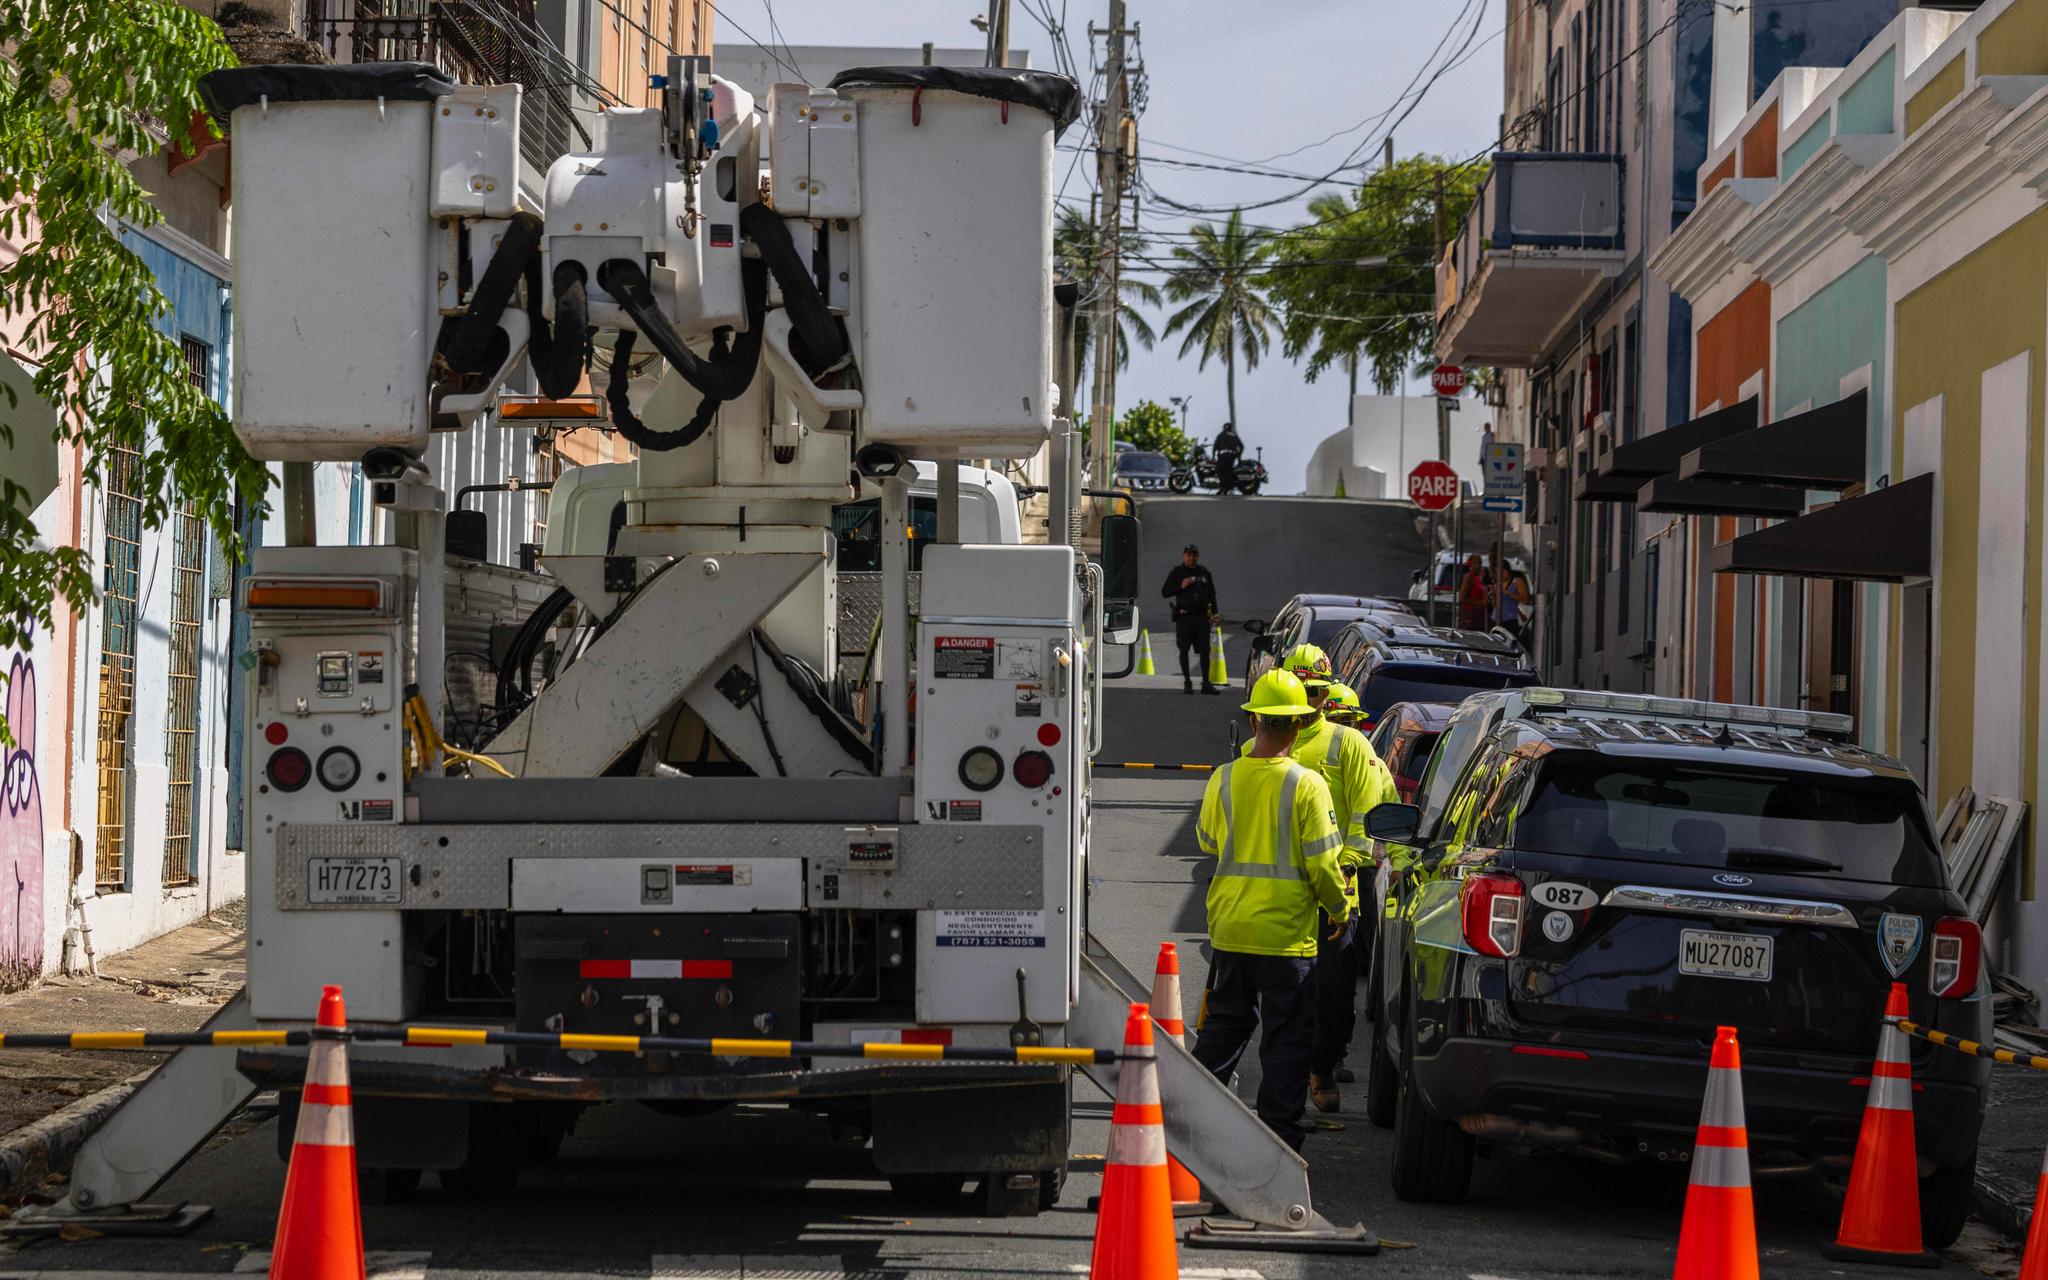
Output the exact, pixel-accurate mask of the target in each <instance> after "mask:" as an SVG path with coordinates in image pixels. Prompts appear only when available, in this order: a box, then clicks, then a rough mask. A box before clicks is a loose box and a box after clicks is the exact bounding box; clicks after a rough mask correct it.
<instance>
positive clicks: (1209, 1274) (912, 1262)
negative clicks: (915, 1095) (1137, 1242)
mask: <svg viewBox="0 0 2048 1280" xmlns="http://www.w3.org/2000/svg"><path fill="white" fill-rule="evenodd" d="M936 1274H944V1275H948V1276H981V1275H987V1276H1085V1275H1087V1274H1088V1264H1086V1263H1082V1262H1068V1261H1066V1260H1064V1259H1061V1258H1056V1257H1052V1256H1049V1255H1044V1254H1040V1255H1038V1256H1036V1257H1032V1256H1030V1255H1022V1256H1020V1255H1018V1254H1013V1253H1009V1254H999V1253H964V1254H963V1253H930V1254H923V1255H919V1256H917V1257H914V1258H912V1257H905V1256H903V1255H901V1254H895V1255H889V1256H886V1257H883V1258H878V1259H876V1260H875V1261H874V1262H873V1263H872V1264H870V1263H866V1262H862V1263H857V1264H855V1269H854V1270H852V1271H849V1270H848V1269H847V1265H846V1262H845V1260H844V1259H842V1258H821V1257H818V1256H816V1255H811V1256H808V1257H795V1258H751V1257H735V1256H732V1255H716V1254H662V1253H658V1254H656V1255H654V1271H653V1277H652V1280H850V1278H855V1277H869V1276H874V1277H880V1276H885V1275H886V1276H890V1277H895V1278H900V1277H912V1276H922V1275H936ZM1180 1277H1181V1280H1265V1275H1264V1274H1263V1273H1262V1272H1259V1271H1255V1270H1253V1269H1251V1268H1249V1267H1184V1268H1182V1269H1181V1272H1180ZM372 1280H376V1277H375V1276H374V1275H373V1276H372Z"/></svg>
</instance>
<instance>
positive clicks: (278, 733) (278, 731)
mask: <svg viewBox="0 0 2048 1280" xmlns="http://www.w3.org/2000/svg"><path fill="white" fill-rule="evenodd" d="M291 736H292V731H291V730H290V729H287V728H285V726H284V722H283V721H281V720H272V721H271V722H270V723H269V724H266V725H264V726H263V740H264V741H265V742H267V743H269V744H270V745H271V746H273V747H281V746H283V745H284V740H285V739H286V738H289V737H291Z"/></svg>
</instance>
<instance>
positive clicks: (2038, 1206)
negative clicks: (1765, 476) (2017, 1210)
mask: <svg viewBox="0 0 2048 1280" xmlns="http://www.w3.org/2000/svg"><path fill="white" fill-rule="evenodd" d="M2020 1280H2048V1156H2043V1157H2042V1160H2041V1178H2040V1180H2039V1181H2038V1182H2036V1183H2035V1184H2034V1221H2033V1225H2031V1226H2029V1227H2028V1228H2027V1251H2026V1252H2025V1253H2024V1254H2021V1255H2020Z"/></svg>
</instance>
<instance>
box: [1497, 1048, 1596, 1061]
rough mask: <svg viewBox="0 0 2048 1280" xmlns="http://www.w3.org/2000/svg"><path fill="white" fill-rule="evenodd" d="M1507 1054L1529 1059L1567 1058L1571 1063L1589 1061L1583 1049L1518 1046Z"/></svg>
mask: <svg viewBox="0 0 2048 1280" xmlns="http://www.w3.org/2000/svg"><path fill="white" fill-rule="evenodd" d="M1508 1052H1509V1053H1519V1054H1521V1055H1523V1056H1524V1057H1529V1058H1569V1059H1571V1060H1572V1061H1573V1062H1589V1061H1591V1059H1590V1058H1588V1057H1587V1056H1586V1052H1585V1051H1584V1050H1583V1049H1553V1048H1551V1047H1550V1046H1549V1045H1545V1044H1518V1045H1516V1046H1515V1047H1514V1048H1512V1049H1510V1050H1508Z"/></svg>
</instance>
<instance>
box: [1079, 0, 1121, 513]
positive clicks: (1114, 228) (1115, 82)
mask: <svg viewBox="0 0 2048 1280" xmlns="http://www.w3.org/2000/svg"><path fill="white" fill-rule="evenodd" d="M1088 34H1089V36H1090V37H1091V38H1092V37H1093V36H1094V35H1095V30H1094V27H1093V24H1090V27H1089V33H1088ZM1103 34H1104V35H1105V36H1107V37H1108V40H1109V65H1108V69H1107V71H1106V72H1105V74H1104V77H1103V84H1104V85H1105V86H1106V93H1105V98H1104V102H1103V104H1102V110H1101V114H1100V115H1099V116H1097V117H1096V121H1095V177H1096V187H1097V189H1098V190H1099V191H1100V192H1101V193H1102V195H1101V200H1100V202H1099V204H1098V206H1097V211H1098V223H1097V226H1096V229H1095V248H1096V265H1095V291H1096V297H1095V314H1094V318H1093V321H1092V323H1093V324H1094V326H1095V332H1094V334H1093V337H1094V339H1095V388H1094V391H1095V394H1094V396H1093V397H1092V399H1091V400H1090V404H1089V410H1088V427H1089V430H1088V436H1089V440H1090V441H1091V442H1092V444H1093V446H1094V464H1093V468H1092V470H1093V474H1094V483H1095V487H1096V488H1098V489H1107V488H1109V487H1110V485H1111V484H1112V483H1113V481H1114V479H1115V472H1116V322H1117V313H1118V310H1119V307H1118V304H1117V285H1118V279H1117V278H1118V275H1119V274H1120V271H1121V266H1122V262H1121V259H1122V257H1123V254H1122V247H1123V246H1122V241H1123V211H1124V160H1125V156H1124V129H1125V121H1124V114H1125V111H1126V110H1127V104H1128V102H1129V94H1128V86H1127V85H1126V84H1125V68H1124V35H1125V29H1124V0H1109V29H1108V30H1107V31H1105V32H1104V33H1103Z"/></svg>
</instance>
